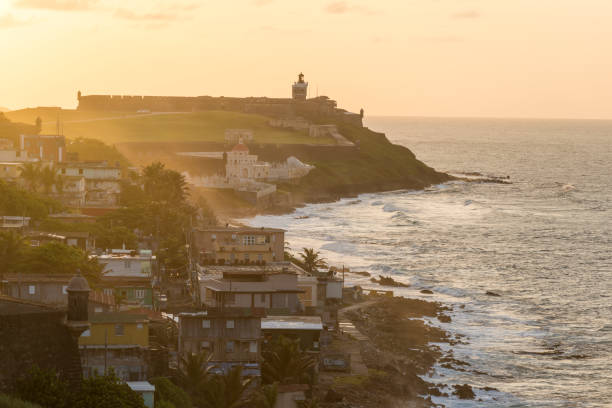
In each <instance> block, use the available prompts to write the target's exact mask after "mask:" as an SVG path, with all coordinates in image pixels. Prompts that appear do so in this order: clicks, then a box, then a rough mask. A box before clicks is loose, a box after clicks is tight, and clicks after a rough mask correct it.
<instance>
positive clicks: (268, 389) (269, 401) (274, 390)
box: [251, 383, 278, 408]
mask: <svg viewBox="0 0 612 408" xmlns="http://www.w3.org/2000/svg"><path fill="white" fill-rule="evenodd" d="M277 399H278V384H276V383H274V384H268V385H264V386H262V387H261V389H260V390H259V392H258V393H257V394H256V395H255V396H254V398H253V399H252V400H251V404H252V405H253V406H255V407H257V408H274V407H275V406H276V400H277Z"/></svg>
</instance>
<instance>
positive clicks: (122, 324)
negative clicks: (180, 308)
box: [79, 312, 149, 381]
mask: <svg viewBox="0 0 612 408" xmlns="http://www.w3.org/2000/svg"><path fill="white" fill-rule="evenodd" d="M90 316H91V317H90V325H91V327H90V329H89V330H86V331H85V332H83V334H81V337H79V351H80V354H81V366H82V368H83V376H84V377H85V378H88V377H91V376H93V375H95V374H103V373H105V372H108V371H109V369H111V368H112V369H113V371H114V372H115V374H116V375H117V377H119V378H120V379H122V380H124V381H144V380H146V379H147V377H148V368H149V363H148V361H149V320H148V318H147V316H146V315H142V314H129V313H118V312H113V313H95V314H94V315H90Z"/></svg>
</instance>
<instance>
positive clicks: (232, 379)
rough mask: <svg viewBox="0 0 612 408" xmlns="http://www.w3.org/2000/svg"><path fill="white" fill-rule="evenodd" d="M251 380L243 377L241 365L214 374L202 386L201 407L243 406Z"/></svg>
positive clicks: (229, 407)
mask: <svg viewBox="0 0 612 408" xmlns="http://www.w3.org/2000/svg"><path fill="white" fill-rule="evenodd" d="M252 381H253V379H252V378H243V376H242V367H241V366H236V367H234V368H232V369H231V370H229V371H228V372H227V373H226V374H224V375H217V376H214V377H213V378H212V379H211V380H210V381H209V382H208V384H207V386H206V387H205V388H204V390H203V392H202V398H201V400H200V403H201V405H202V407H203V408H238V407H241V406H244V404H245V401H244V400H243V397H244V395H245V393H246V391H247V389H248V388H249V385H250V384H251V382H252Z"/></svg>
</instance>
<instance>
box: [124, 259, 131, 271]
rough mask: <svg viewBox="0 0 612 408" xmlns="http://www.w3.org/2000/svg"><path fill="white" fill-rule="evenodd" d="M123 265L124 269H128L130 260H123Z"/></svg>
mask: <svg viewBox="0 0 612 408" xmlns="http://www.w3.org/2000/svg"><path fill="white" fill-rule="evenodd" d="M123 265H124V266H125V268H126V269H130V268H131V266H132V262H131V261H129V260H125V261H123Z"/></svg>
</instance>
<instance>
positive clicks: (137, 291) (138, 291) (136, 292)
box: [134, 289, 145, 299]
mask: <svg viewBox="0 0 612 408" xmlns="http://www.w3.org/2000/svg"><path fill="white" fill-rule="evenodd" d="M134 296H135V297H136V298H137V299H144V297H145V290H144V289H134Z"/></svg>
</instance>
